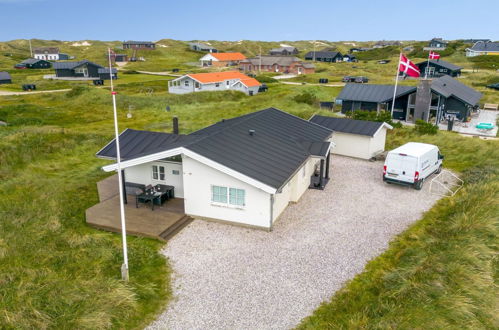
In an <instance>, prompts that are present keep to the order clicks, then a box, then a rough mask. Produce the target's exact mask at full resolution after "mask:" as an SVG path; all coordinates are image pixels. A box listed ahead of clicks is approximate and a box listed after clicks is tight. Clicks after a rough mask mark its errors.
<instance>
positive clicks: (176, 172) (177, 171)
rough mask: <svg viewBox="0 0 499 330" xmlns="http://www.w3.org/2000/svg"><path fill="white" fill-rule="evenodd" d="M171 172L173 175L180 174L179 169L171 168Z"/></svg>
mask: <svg viewBox="0 0 499 330" xmlns="http://www.w3.org/2000/svg"><path fill="white" fill-rule="evenodd" d="M172 174H173V175H180V171H179V170H172Z"/></svg>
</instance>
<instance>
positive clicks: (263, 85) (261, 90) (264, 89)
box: [258, 83, 269, 93]
mask: <svg viewBox="0 0 499 330" xmlns="http://www.w3.org/2000/svg"><path fill="white" fill-rule="evenodd" d="M268 89H269V88H268V86H267V84H266V83H263V84H261V85H260V87H259V88H258V93H261V92H266V91H267V90H268Z"/></svg>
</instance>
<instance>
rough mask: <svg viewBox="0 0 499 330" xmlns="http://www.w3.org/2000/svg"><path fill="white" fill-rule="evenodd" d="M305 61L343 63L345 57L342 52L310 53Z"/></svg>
mask: <svg viewBox="0 0 499 330" xmlns="http://www.w3.org/2000/svg"><path fill="white" fill-rule="evenodd" d="M305 60H307V61H317V62H341V61H342V60H343V55H341V53H340V52H331V51H325V50H321V51H318V52H314V51H312V52H308V53H306V54H305Z"/></svg>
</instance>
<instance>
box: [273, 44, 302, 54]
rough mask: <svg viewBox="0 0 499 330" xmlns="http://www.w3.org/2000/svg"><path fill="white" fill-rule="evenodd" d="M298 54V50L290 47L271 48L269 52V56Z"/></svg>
mask: <svg viewBox="0 0 499 330" xmlns="http://www.w3.org/2000/svg"><path fill="white" fill-rule="evenodd" d="M298 53H299V51H298V48H296V47H291V46H283V47H279V48H272V49H271V50H269V54H270V55H274V56H288V55H296V54H298Z"/></svg>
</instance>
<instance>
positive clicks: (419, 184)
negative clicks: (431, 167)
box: [414, 179, 424, 190]
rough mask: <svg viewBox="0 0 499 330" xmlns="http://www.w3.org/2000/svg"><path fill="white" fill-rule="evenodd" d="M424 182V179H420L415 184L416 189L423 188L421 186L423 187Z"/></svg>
mask: <svg viewBox="0 0 499 330" xmlns="http://www.w3.org/2000/svg"><path fill="white" fill-rule="evenodd" d="M423 183H424V179H421V180H419V181H418V182H416V184H414V189H416V190H421V188H423Z"/></svg>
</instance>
